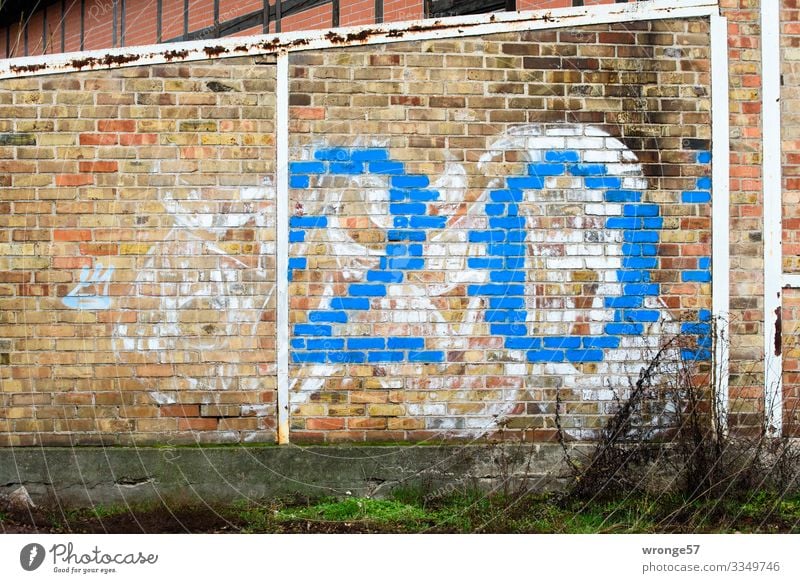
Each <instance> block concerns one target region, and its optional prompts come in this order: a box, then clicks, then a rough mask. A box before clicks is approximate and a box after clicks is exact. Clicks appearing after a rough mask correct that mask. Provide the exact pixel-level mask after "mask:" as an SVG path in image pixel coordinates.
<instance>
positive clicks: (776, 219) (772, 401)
mask: <svg viewBox="0 0 800 583" xmlns="http://www.w3.org/2000/svg"><path fill="white" fill-rule="evenodd" d="M780 18H781V16H780V2H778V1H777V0H764V1H762V2H761V78H762V80H763V81H762V84H763V93H762V103H763V114H762V124H763V128H762V134H763V148H764V149H763V156H762V158H763V173H764V176H763V205H764V414H765V420H764V421H765V427H766V429H767V431H768V432H769V434H771V435H774V436H778V435H781V433H782V425H783V395H782V383H783V379H782V370H783V356H782V355H781V350H780V349H779V348H780V344H781V341H782V339H781V338H779V337H778V336H779V334H780V311H781V305H782V302H781V292H782V284H783V266H782V262H783V249H782V239H783V233H782V225H781V211H782V209H781V198H782V196H781V193H782V176H781V102H780V98H781V48H780V37H781V35H780V24H781V22H780Z"/></svg>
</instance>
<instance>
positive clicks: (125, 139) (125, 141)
mask: <svg viewBox="0 0 800 583" xmlns="http://www.w3.org/2000/svg"><path fill="white" fill-rule="evenodd" d="M119 143H120V145H121V146H144V145H153V144H157V143H158V134H120V136H119Z"/></svg>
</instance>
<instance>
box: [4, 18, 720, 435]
mask: <svg viewBox="0 0 800 583" xmlns="http://www.w3.org/2000/svg"><path fill="white" fill-rule="evenodd" d="M708 36H709V35H708V23H707V22H706V21H704V20H687V21H677V20H676V21H664V22H656V23H632V24H628V25H612V26H597V27H589V28H584V29H576V30H561V31H544V32H528V33H513V34H504V35H494V36H487V37H484V38H465V39H455V40H446V41H430V42H404V43H399V44H392V45H385V46H373V47H369V48H347V49H332V50H328V51H309V52H304V53H295V54H293V55H292V56H291V72H290V75H291V79H290V91H291V94H290V104H291V131H290V134H291V135H290V140H291V151H290V156H291V160H292V162H291V165H290V169H289V170H290V186H291V187H292V189H291V201H290V208H291V214H292V216H291V219H290V225H289V227H290V241H291V248H290V273H289V274H281V277H290V279H291V282H290V288H289V291H290V297H289V301H290V314H289V316H290V334H291V337H290V342H291V346H290V357H291V373H290V385H291V392H290V394H291V403H292V406H291V418H290V421H291V431H292V433H291V439H292V440H293V441H295V442H309V441H341V440H348V441H360V440H373V441H386V440H401V441H417V440H420V439H433V438H436V439H438V438H446V439H458V438H461V439H464V438H468V439H472V438H476V437H482V436H486V435H491V434H494V433H495V432H497V431H498V430H500V429H507V430H508V431H511V432H515V433H521V434H522V436H523V437H524V438H525V439H529V440H546V439H552V438H553V436H554V415H553V413H554V411H555V409H554V408H555V401H556V392H558V394H559V395H560V397H561V399H562V401H563V406H564V410H563V414H564V418H563V419H564V424H565V427H566V429H567V430H568V431H569V432H570V434H571V435H572V436H573V437H575V438H579V439H581V438H591V437H593V436H594V431H595V430H596V428H597V427H598V426H599V425H600V424H601V423H602V422H603V415H604V414H605V413H607V411H608V407H609V406H611V401H612V399H613V392H612V391H611V390H610V389H612V388H617V389H620V390H622V391H624V390H625V389H626V388H627V387H628V386H629V385H628V383H629V379H630V377H632V376H633V377H635V376H636V375H638V372H639V370H640V368H641V367H642V365H643V363H645V362H647V361H648V359H649V358H650V357H651V356H652V354H653V351H654V350H656V349H657V347H658V345H659V343H660V342H662V341H663V340H664V338H667V337H669V336H671V335H673V334H682V335H683V336H684V338H685V339H686V340H687V345H686V346H684V347H683V351H682V353H681V356H682V357H683V358H684V359H686V360H690V361H694V360H699V361H700V362H701V363H707V359H708V356H709V355H708V347H709V339H708V337H707V334H708V331H709V330H708V329H709V326H708V319H709V316H710V315H709V311H708V310H709V308H710V271H709V255H710V248H709V241H710V218H709V217H710V190H709V187H710V183H709V176H710V117H709V115H710V114H709V109H710V97H709V96H710V78H709V58H708V50H709V49H708V46H709V38H708ZM264 62H265V60H264V59H263V58H258V59H239V60H225V61H219V62H205V63H195V64H175V65H167V66H154V67H140V68H131V69H117V70H112V71H104V72H94V73H79V74H64V75H53V76H48V77H41V78H21V79H17V80H11V81H3V82H2V84H0V141H2V143H1V144H0V168H2V174H3V176H2V178H1V179H2V181H3V189H2V191H0V192H1V193H2V195H1V196H0V205H2V210H3V211H4V212H3V213H2V214H0V234H1V235H2V242H0V246H1V247H0V248H1V249H2V253H0V306H2V310H0V314H2V318H3V320H2V322H0V359H2V362H3V367H2V369H1V370H0V374H2V383H3V391H2V393H0V411H1V412H2V415H0V417H2V419H3V424H2V425H0V430H4V433H2V435H3V440H4V441H3V442H4V443H5V444H11V445H31V444H35V443H47V444H68V443H131V442H158V443H184V442H193V441H201V442H225V441H255V442H268V441H271V440H273V438H274V427H275V387H276V376H275V374H276V371H275V340H274V339H275V326H274V322H275V289H274V285H275V280H276V275H275V271H274V269H275V231H274V226H275V225H274V223H275V219H274V170H275V169H274V160H275V152H274V150H273V148H274V143H275V136H274V127H273V116H274V103H273V99H274V74H275V72H274V67H272V66H270V65H265V64H258V63H264Z"/></svg>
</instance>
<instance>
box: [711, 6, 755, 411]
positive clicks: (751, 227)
mask: <svg viewBox="0 0 800 583" xmlns="http://www.w3.org/2000/svg"><path fill="white" fill-rule="evenodd" d="M720 7H721V12H722V14H723V16H725V17H726V18H728V36H729V39H728V58H729V72H730V78H729V82H730V99H729V107H730V125H731V128H730V145H731V158H730V164H731V170H730V187H731V217H730V226H731V228H730V232H731V239H730V242H731V245H730V253H731V273H730V282H731V301H730V306H731V316H730V334H731V342H730V348H729V354H728V360H729V363H730V369H731V375H730V397H731V400H732V402H733V403H735V407H734V408H733V409H732V411H731V423H732V424H733V425H734V426H736V425H739V426H755V427H761V426H762V425H763V393H764V390H763V387H764V377H763V371H764V364H763V363H764V350H763V343H764V340H763V333H764V329H763V328H764V327H763V319H764V305H763V293H764V288H763V265H764V262H763V253H764V249H763V245H762V236H763V213H762V206H761V205H762V182H761V147H762V143H761V63H760V60H761V52H760V43H759V34H760V31H761V29H760V16H759V3H758V2H757V0H721V2H720Z"/></svg>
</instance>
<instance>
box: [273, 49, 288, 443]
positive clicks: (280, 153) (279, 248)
mask: <svg viewBox="0 0 800 583" xmlns="http://www.w3.org/2000/svg"><path fill="white" fill-rule="evenodd" d="M275 86H276V90H275V92H276V108H275V134H276V137H275V144H276V154H277V156H276V158H277V161H276V165H277V167H276V182H277V188H276V197H277V200H276V211H275V215H276V216H275V221H276V222H275V227H276V234H275V237H276V250H275V252H276V261H275V279H276V280H277V287H278V293H277V301H278V305H277V306H276V310H277V312H278V313H277V318H276V326H277V329H276V331H275V334H276V346H275V350H276V352H277V354H276V356H277V361H278V363H277V364H278V443H279V444H287V443H289V55H288V53H286V52H282V53H280V54H278V59H277V63H276V79H275Z"/></svg>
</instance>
